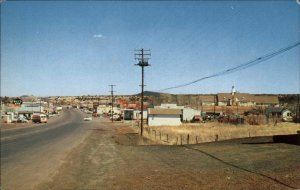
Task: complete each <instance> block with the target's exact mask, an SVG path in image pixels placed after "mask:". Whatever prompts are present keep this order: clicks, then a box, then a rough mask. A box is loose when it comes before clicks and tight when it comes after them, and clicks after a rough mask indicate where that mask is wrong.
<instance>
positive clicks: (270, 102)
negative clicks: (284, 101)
mask: <svg viewBox="0 0 300 190" xmlns="http://www.w3.org/2000/svg"><path fill="white" fill-rule="evenodd" d="M254 98H255V103H256V105H257V106H262V107H276V106H279V100H278V96H276V95H274V96H270V95H269V96H267V95H256V96H254Z"/></svg>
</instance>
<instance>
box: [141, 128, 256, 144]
mask: <svg viewBox="0 0 300 190" xmlns="http://www.w3.org/2000/svg"><path fill="white" fill-rule="evenodd" d="M143 135H144V136H145V137H146V138H148V139H150V140H152V141H153V142H155V143H157V144H166V145H187V144H198V143H203V142H213V141H215V142H216V141H219V140H225V139H226V138H224V137H221V138H220V136H219V134H214V135H211V136H210V137H209V138H207V137H205V138H204V137H203V136H201V135H200V134H199V135H194V134H190V133H188V134H178V135H174V134H171V133H163V132H161V131H160V130H156V129H152V128H150V127H145V128H144V134H143ZM247 137H251V134H250V132H249V131H247Z"/></svg>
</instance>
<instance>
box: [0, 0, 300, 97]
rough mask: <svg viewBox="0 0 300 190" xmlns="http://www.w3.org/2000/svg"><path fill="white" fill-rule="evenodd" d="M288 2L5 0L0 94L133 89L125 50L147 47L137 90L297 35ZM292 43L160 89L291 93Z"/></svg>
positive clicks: (295, 52) (295, 54)
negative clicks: (244, 65)
mask: <svg viewBox="0 0 300 190" xmlns="http://www.w3.org/2000/svg"><path fill="white" fill-rule="evenodd" d="M299 8H300V6H299V5H298V4H297V3H296V0H295V1H294V0H291V1H244V2H243V1H242V2H238V1H225V2H222V1H173V2H172V1H171V2H170V1H165V2H161V1H153V2H147V1H142V2H137V1H128V2H120V1H111V2H109V1H104V2H102V1H63V2H55V1H53V2H51V1H47V2H41V1H40V2H39V1H32V2H30V1H28V2H26V1H6V2H4V3H2V4H1V96H5V95H6V96H20V95H24V94H33V95H37V96H49V95H61V96H62V95H87V94H90V95H96V94H103V95H104V94H109V92H108V91H109V90H110V88H109V86H108V85H109V84H115V85H116V87H115V90H116V94H135V93H138V92H139V91H140V86H139V85H140V83H141V82H140V80H141V69H140V68H139V67H136V66H134V64H135V63H136V62H135V60H134V53H135V52H134V50H135V49H139V48H145V49H151V54H152V56H151V60H150V61H149V62H150V64H151V67H147V68H146V69H145V84H146V85H147V86H146V87H145V90H150V91H158V90H161V89H164V88H168V87H171V86H175V85H178V84H182V83H186V82H190V81H193V80H196V79H199V78H202V77H205V76H208V75H211V74H214V73H216V72H219V71H223V70H225V69H227V68H230V67H233V66H236V65H239V64H242V63H245V62H247V61H249V60H252V59H254V58H257V57H259V56H262V55H264V54H267V53H269V52H272V51H276V50H277V49H280V48H283V47H286V46H288V45H290V44H292V43H295V42H297V41H299V32H300V27H299V23H300V20H299V19H300V17H299ZM299 60H300V57H299V46H298V47H297V48H294V49H292V50H290V51H288V52H285V53H284V54H281V55H279V56H277V57H274V58H272V59H270V60H268V61H265V62H263V63H260V64H258V65H256V66H253V67H250V68H248V69H245V70H242V71H239V72H235V73H232V74H229V75H225V76H219V77H216V78H212V79H207V80H204V81H201V82H199V83H196V84H193V85H190V86H186V87H183V88H178V89H172V90H169V91H166V92H168V93H176V94H191V93H218V92H229V91H230V90H231V86H232V85H235V87H236V89H237V90H238V91H240V92H249V93H299V90H300V89H299V83H300V81H299V78H300V77H299V70H300V68H299Z"/></svg>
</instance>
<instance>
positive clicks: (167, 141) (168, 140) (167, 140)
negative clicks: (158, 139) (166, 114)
mask: <svg viewBox="0 0 300 190" xmlns="http://www.w3.org/2000/svg"><path fill="white" fill-rule="evenodd" d="M167 142H169V135H168V134H167Z"/></svg>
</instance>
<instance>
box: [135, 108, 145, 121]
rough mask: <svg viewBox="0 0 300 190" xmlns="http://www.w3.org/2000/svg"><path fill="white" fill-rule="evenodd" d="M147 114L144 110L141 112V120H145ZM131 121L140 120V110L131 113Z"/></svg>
mask: <svg viewBox="0 0 300 190" xmlns="http://www.w3.org/2000/svg"><path fill="white" fill-rule="evenodd" d="M147 116H148V112H147V111H146V110H144V111H143V119H147ZM133 119H139V120H140V119H141V111H140V110H134V111H133Z"/></svg>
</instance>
